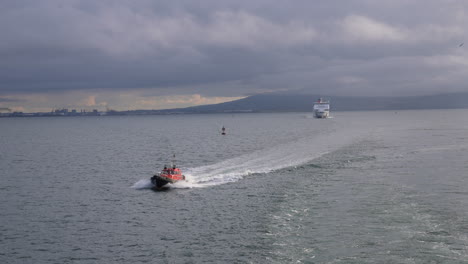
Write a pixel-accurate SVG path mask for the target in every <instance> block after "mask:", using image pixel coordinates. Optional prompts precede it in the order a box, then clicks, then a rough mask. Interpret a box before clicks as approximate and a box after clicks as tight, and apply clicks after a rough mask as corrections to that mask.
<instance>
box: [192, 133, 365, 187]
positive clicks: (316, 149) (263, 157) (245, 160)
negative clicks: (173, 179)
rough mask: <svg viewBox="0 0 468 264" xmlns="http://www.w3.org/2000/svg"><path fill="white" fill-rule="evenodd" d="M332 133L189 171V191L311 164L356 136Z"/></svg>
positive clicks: (348, 142)
mask: <svg viewBox="0 0 468 264" xmlns="http://www.w3.org/2000/svg"><path fill="white" fill-rule="evenodd" d="M348 132H349V131H348ZM332 134H333V135H331V134H325V135H320V136H315V137H313V138H303V139H301V140H298V141H295V142H291V143H288V144H282V145H278V146H275V147H273V148H270V149H265V150H260V151H256V152H253V153H250V154H246V155H242V156H239V157H236V158H233V159H229V160H224V161H221V162H218V163H215V164H211V165H207V166H201V167H196V168H190V169H188V170H186V173H184V174H185V176H186V177H187V181H188V182H189V184H190V186H191V188H194V187H206V186H213V185H219V184H224V183H229V182H235V181H238V180H240V179H242V178H243V177H245V176H247V175H249V174H253V173H268V172H271V171H275V170H279V169H283V168H287V167H292V166H297V165H300V164H304V163H307V162H310V161H311V160H313V159H316V158H318V157H320V156H322V155H324V154H326V153H329V152H330V151H333V150H336V149H338V148H340V147H343V146H345V145H347V144H350V143H351V142H352V141H353V140H354V139H355V138H356V136H358V135H357V134H354V135H351V134H346V133H344V132H339V133H332Z"/></svg>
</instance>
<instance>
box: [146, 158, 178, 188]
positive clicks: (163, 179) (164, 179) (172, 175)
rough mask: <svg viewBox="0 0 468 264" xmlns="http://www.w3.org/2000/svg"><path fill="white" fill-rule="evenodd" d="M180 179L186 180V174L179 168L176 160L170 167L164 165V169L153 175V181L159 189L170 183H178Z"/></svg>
mask: <svg viewBox="0 0 468 264" xmlns="http://www.w3.org/2000/svg"><path fill="white" fill-rule="evenodd" d="M178 181H185V175H183V174H182V171H181V170H180V169H179V168H177V166H176V165H175V163H174V161H173V162H172V164H171V166H170V167H167V166H164V169H162V171H161V172H160V173H156V174H155V175H154V176H153V177H151V183H152V184H153V185H154V188H156V189H159V188H161V187H163V186H165V185H166V184H168V183H176V182H178Z"/></svg>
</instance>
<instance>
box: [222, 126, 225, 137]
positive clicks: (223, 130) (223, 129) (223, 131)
mask: <svg viewBox="0 0 468 264" xmlns="http://www.w3.org/2000/svg"><path fill="white" fill-rule="evenodd" d="M221 135H223V136H224V135H226V128H225V127H224V126H223V128H221Z"/></svg>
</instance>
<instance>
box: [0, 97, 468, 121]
mask: <svg viewBox="0 0 468 264" xmlns="http://www.w3.org/2000/svg"><path fill="white" fill-rule="evenodd" d="M319 97H323V98H326V99H327V100H330V105H331V110H332V111H373V110H416V109H419V110H422V109H465V108H468V93H453V94H437V95H428V96H408V97H352V96H348V97H344V96H326V95H310V94H273V93H272V94H259V95H253V96H250V97H246V98H243V99H240V100H236V101H231V102H226V103H220V104H213V105H201V106H193V107H187V108H177V109H162V110H126V111H116V110H108V111H105V112H100V111H98V110H97V109H93V110H91V111H86V110H79V111H78V110H76V109H55V110H52V111H51V112H41V113H23V112H0V117H76V116H131V115H180V114H216V113H275V112H312V110H313V102H314V101H315V100H316V99H317V98H319ZM3 109H5V108H3Z"/></svg>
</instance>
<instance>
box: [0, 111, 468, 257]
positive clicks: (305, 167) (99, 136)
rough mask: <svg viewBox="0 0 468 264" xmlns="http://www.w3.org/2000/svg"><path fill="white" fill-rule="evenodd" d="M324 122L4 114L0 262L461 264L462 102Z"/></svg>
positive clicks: (467, 199) (464, 202)
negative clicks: (160, 174) (165, 175)
mask: <svg viewBox="0 0 468 264" xmlns="http://www.w3.org/2000/svg"><path fill="white" fill-rule="evenodd" d="M333 117H334V118H329V119H314V118H312V114H311V113H274V114H272V113H269V114H266V113H264V114H252V113H249V114H212V115H168V116H101V117H44V118H2V119H0V128H1V129H0V147H1V148H0V201H1V203H0V262H1V263H468V110H421V111H396V112H395V111H375V112H333ZM222 126H224V127H226V131H227V135H225V136H222V135H221V128H222ZM174 154H175V157H176V158H175V160H176V164H177V165H178V166H179V167H180V168H181V169H182V171H183V172H184V174H185V175H186V177H187V181H186V182H179V183H176V184H173V185H169V188H167V189H165V190H163V191H153V190H151V187H152V185H151V183H150V181H149V178H150V177H151V176H152V175H153V174H154V173H155V172H157V171H159V170H160V169H161V168H162V167H163V166H164V165H166V164H168V165H169V164H170V162H171V160H172V157H173V155H174Z"/></svg>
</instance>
